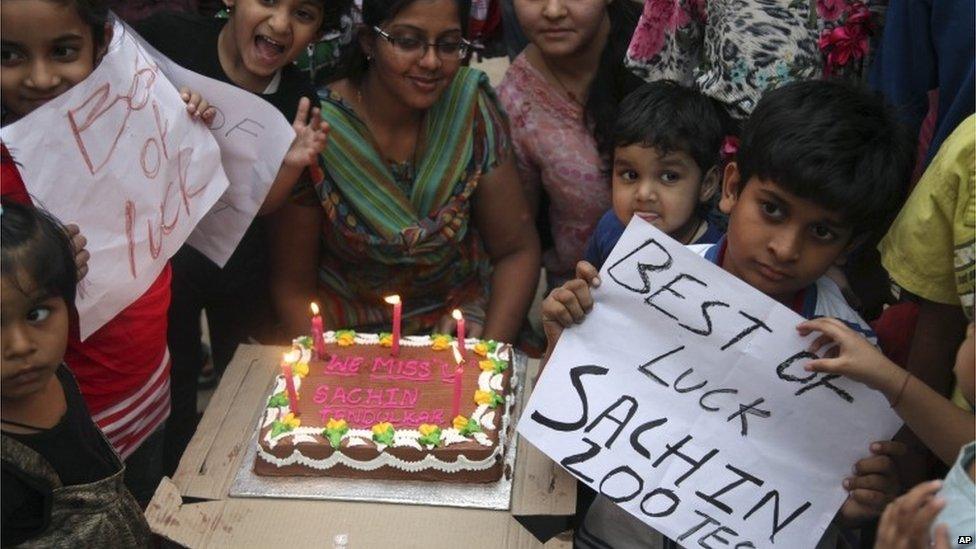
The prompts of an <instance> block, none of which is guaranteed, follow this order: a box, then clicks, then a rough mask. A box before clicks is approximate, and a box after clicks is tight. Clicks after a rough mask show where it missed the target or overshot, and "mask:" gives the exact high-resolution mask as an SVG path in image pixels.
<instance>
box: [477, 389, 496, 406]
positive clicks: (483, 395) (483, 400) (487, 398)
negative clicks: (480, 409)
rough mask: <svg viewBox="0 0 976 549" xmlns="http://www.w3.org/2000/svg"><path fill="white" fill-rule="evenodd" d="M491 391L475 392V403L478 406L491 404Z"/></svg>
mask: <svg viewBox="0 0 976 549" xmlns="http://www.w3.org/2000/svg"><path fill="white" fill-rule="evenodd" d="M491 396H492V395H491V391H475V392H474V401H475V402H476V403H478V404H491Z"/></svg>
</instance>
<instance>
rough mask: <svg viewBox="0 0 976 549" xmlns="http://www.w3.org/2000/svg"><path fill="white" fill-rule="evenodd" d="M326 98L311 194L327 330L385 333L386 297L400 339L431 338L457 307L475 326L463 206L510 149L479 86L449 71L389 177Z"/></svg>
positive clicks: (475, 248)
mask: <svg viewBox="0 0 976 549" xmlns="http://www.w3.org/2000/svg"><path fill="white" fill-rule="evenodd" d="M323 93H324V95H325V97H324V98H323V101H322V117H323V119H324V120H326V121H327V122H328V123H329V125H330V126H331V130H330V132H329V143H328V145H327V147H326V149H325V152H324V153H323V163H324V165H325V178H324V180H323V181H322V182H321V183H319V184H317V185H316V187H315V193H316V199H317V201H318V202H319V203H320V204H321V205H322V208H323V209H324V210H325V216H326V220H325V221H326V222H325V227H324V231H323V234H322V241H323V248H322V253H321V255H320V265H319V298H320V303H321V304H322V305H323V314H324V315H325V320H326V322H327V323H328V325H329V326H330V327H352V328H358V329H362V328H366V327H373V326H377V325H385V324H388V323H389V322H390V320H391V316H392V307H390V306H389V305H387V304H386V303H384V302H383V297H384V296H386V295H388V294H394V293H395V294H399V295H400V297H401V298H402V299H403V301H404V312H403V315H404V316H403V320H404V328H403V329H404V332H405V333H406V332H410V331H429V330H430V328H432V327H433V326H434V324H435V323H436V322H437V320H438V319H439V318H440V317H441V316H442V315H443V314H445V313H447V312H449V311H450V310H451V309H452V308H455V307H459V308H461V309H463V310H464V311H465V316H466V317H467V318H470V319H471V320H472V321H475V322H483V321H484V310H485V308H486V306H487V299H488V278H489V274H490V271H491V265H490V262H489V260H488V256H487V254H486V253H485V251H484V247H483V244H482V241H481V238H480V237H479V236H478V234H477V231H476V230H475V227H474V226H473V225H471V198H472V195H473V194H474V192H475V189H476V188H477V186H478V184H479V182H480V181H481V178H482V176H483V175H484V174H486V173H488V172H490V171H491V170H492V169H493V168H494V167H495V166H497V165H498V164H499V163H501V162H502V160H504V158H505V156H506V155H507V153H508V148H509V143H508V129H507V127H506V123H505V120H504V115H503V113H502V111H501V109H500V107H499V106H498V104H497V102H496V101H497V100H496V99H495V96H494V93H493V92H492V90H491V86H490V85H489V83H488V77H487V76H485V74H484V73H482V72H481V71H477V70H474V69H468V68H461V69H460V70H459V71H458V73H457V75H456V76H455V77H454V81H453V82H452V83H451V85H450V86H449V87H448V88H447V89H446V90H445V91H444V93H443V94H442V95H441V97H440V99H438V101H437V103H435V104H434V105H433V106H432V107H431V108H430V109H429V110H428V111H427V114H426V117H425V122H424V127H423V132H422V135H421V138H420V140H419V142H418V144H417V153H416V155H415V158H416V159H417V161H416V165H415V166H413V167H412V168H410V167H407V168H404V167H403V165H402V164H401V165H398V166H396V172H397V173H396V174H395V173H394V166H391V165H390V164H388V163H387V161H386V160H384V158H383V157H382V155H381V153H380V152H379V151H377V150H376V148H375V145H374V143H375V141H374V140H373V137H372V135H371V134H370V132H369V128H368V127H367V126H366V124H365V123H364V122H363V121H362V119H361V118H360V117H359V116H358V115H357V114H356V112H355V111H353V110H352V108H351V107H350V106H349V105H348V104H346V103H345V102H343V100H342V98H341V97H340V96H339V95H338V94H337V93H335V92H334V91H332V90H329V89H324V90H323ZM411 176H412V177H411ZM301 194H303V193H300V196H299V197H298V200H300V201H302V200H304V199H307V198H308V197H305V198H303V197H302V196H301Z"/></svg>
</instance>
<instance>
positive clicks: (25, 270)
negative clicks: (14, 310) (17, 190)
mask: <svg viewBox="0 0 976 549" xmlns="http://www.w3.org/2000/svg"><path fill="white" fill-rule="evenodd" d="M2 207H3V212H2V213H0V274H2V275H3V277H4V278H6V279H8V280H10V281H12V283H13V284H14V286H18V278H19V277H20V276H26V277H27V278H28V279H29V280H31V281H33V283H34V289H35V291H39V292H41V293H42V294H43V295H45V296H59V297H61V298H63V299H64V301H65V303H67V304H68V306H69V307H70V306H71V305H73V304H74V302H75V287H76V286H77V285H78V273H77V271H76V270H75V259H74V252H73V251H72V247H71V240H70V239H69V238H68V233H67V231H66V230H65V228H64V226H63V225H61V222H60V221H58V220H57V219H55V218H54V217H53V216H52V215H51V214H49V213H47V212H45V211H43V210H38V209H37V208H34V207H32V206H25V205H23V204H18V203H16V202H8V201H6V200H5V201H3V202H2ZM18 289H21V290H22V291H23V288H19V286H18Z"/></svg>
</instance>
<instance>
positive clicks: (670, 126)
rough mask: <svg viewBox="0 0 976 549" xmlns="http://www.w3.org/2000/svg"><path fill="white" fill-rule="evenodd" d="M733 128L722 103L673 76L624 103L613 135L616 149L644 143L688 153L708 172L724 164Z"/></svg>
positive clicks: (636, 92) (645, 87)
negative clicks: (726, 141)
mask: <svg viewBox="0 0 976 549" xmlns="http://www.w3.org/2000/svg"><path fill="white" fill-rule="evenodd" d="M734 133H735V126H734V123H733V122H732V118H731V117H730V116H729V114H728V112H727V111H726V109H725V107H724V105H722V103H721V102H719V101H717V100H715V99H712V98H711V97H708V96H706V95H704V94H702V93H701V92H699V91H696V90H694V89H691V88H686V87H684V86H682V85H680V84H678V83H677V82H674V81H672V80H658V81H657V82H651V83H649V84H644V85H642V86H640V87H639V88H637V89H636V90H634V91H633V92H631V93H630V94H629V95H628V96H627V97H626V98H624V100H623V101H621V102H620V108H619V110H618V114H617V120H616V123H615V124H614V126H613V133H612V138H613V146H614V147H615V148H616V147H627V146H629V145H634V144H640V145H642V146H646V147H654V148H655V149H658V151H660V153H661V154H668V153H670V152H672V151H682V152H685V153H688V155H689V156H691V157H692V158H693V159H694V160H695V163H696V164H697V165H698V169H699V170H701V173H702V177H704V176H705V174H706V172H708V170H710V169H712V167H714V166H720V165H721V155H720V149H721V147H722V143H723V140H724V139H725V137H726V136H729V135H731V134H734Z"/></svg>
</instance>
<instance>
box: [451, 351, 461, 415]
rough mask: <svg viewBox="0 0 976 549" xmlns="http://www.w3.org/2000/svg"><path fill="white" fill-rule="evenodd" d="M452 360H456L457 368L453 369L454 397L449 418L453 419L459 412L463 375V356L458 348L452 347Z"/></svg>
mask: <svg viewBox="0 0 976 549" xmlns="http://www.w3.org/2000/svg"><path fill="white" fill-rule="evenodd" d="M454 360H456V361H457V368H455V369H454V399H453V401H452V402H451V419H452V420H453V419H454V418H456V417H457V416H458V415H459V414H460V413H461V378H463V377H464V358H462V357H461V353H460V352H459V351H458V348H457V347H455V348H454Z"/></svg>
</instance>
